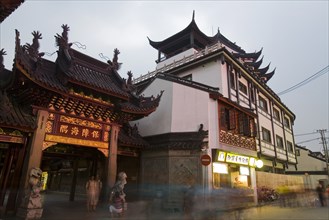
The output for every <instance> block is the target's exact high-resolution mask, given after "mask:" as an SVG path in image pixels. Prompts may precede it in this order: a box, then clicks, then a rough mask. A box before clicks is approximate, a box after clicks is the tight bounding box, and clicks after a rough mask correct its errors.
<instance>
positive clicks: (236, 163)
mask: <svg viewBox="0 0 329 220" xmlns="http://www.w3.org/2000/svg"><path fill="white" fill-rule="evenodd" d="M212 154H213V155H212V158H213V163H212V170H213V172H212V173H213V187H214V188H215V189H219V188H223V187H226V188H253V185H254V184H253V180H254V178H255V175H254V173H255V167H262V161H261V160H258V159H257V158H255V157H250V156H245V155H240V154H236V153H232V152H226V151H220V150H217V149H216V150H215V149H214V150H213V151H212Z"/></svg>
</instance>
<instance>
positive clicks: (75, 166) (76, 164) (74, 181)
mask: <svg viewBox="0 0 329 220" xmlns="http://www.w3.org/2000/svg"><path fill="white" fill-rule="evenodd" d="M78 168H79V159H75V160H74V161H73V177H72V184H71V191H70V201H74V196H75V189H76V185H77V179H78Z"/></svg>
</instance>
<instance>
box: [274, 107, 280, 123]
mask: <svg viewBox="0 0 329 220" xmlns="http://www.w3.org/2000/svg"><path fill="white" fill-rule="evenodd" d="M273 118H274V119H275V120H277V121H281V120H280V112H279V110H277V109H276V108H273Z"/></svg>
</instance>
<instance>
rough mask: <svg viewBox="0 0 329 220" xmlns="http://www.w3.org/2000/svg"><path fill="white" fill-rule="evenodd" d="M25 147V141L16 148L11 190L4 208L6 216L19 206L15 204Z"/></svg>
mask: <svg viewBox="0 0 329 220" xmlns="http://www.w3.org/2000/svg"><path fill="white" fill-rule="evenodd" d="M26 146H27V140H25V142H24V145H23V146H18V147H19V152H18V157H17V160H16V165H15V170H14V176H13V181H12V185H11V190H10V193H9V196H8V201H7V206H6V213H7V214H8V213H9V214H11V213H14V212H15V208H16V206H17V205H19V204H17V197H18V191H19V183H20V178H21V174H22V168H23V163H24V157H25V152H26Z"/></svg>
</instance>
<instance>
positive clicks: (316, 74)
mask: <svg viewBox="0 0 329 220" xmlns="http://www.w3.org/2000/svg"><path fill="white" fill-rule="evenodd" d="M328 70H329V65H328V66H326V67H325V68H323V69H321V70H320V71H318V72H317V73H315V74H313V75H312V76H310V77H308V78H307V79H305V80H303V81H302V82H300V83H297V84H296V85H294V86H292V87H290V88H288V89H286V90H283V91H282V92H279V93H278V94H277V95H279V96H280V95H283V94H286V93H288V92H291V91H293V90H295V89H298V88H299V87H301V86H303V85H305V84H307V83H309V82H311V81H313V80H315V79H316V78H318V77H320V76H322V75H324V74H326V73H328Z"/></svg>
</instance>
